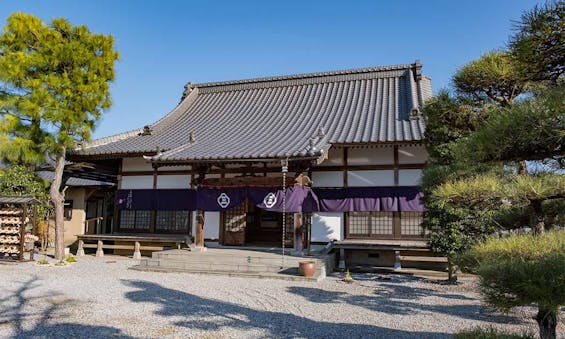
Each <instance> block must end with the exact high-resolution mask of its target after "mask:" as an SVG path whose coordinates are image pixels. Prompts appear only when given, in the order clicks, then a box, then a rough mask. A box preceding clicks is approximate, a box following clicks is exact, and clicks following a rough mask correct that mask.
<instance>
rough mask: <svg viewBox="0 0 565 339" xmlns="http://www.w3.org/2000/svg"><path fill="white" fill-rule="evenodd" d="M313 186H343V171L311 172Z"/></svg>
mask: <svg viewBox="0 0 565 339" xmlns="http://www.w3.org/2000/svg"><path fill="white" fill-rule="evenodd" d="M311 179H312V186H314V187H343V172H312V178H311Z"/></svg>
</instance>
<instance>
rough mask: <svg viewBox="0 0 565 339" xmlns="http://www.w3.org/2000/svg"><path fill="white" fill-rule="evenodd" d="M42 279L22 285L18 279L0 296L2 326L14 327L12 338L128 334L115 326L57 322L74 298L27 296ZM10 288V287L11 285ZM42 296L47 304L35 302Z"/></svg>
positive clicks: (63, 315) (104, 336) (0, 323)
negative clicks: (36, 303) (11, 290)
mask: <svg viewBox="0 0 565 339" xmlns="http://www.w3.org/2000/svg"><path fill="white" fill-rule="evenodd" d="M39 281H40V280H39V279H38V278H37V277H33V278H31V279H29V280H28V281H21V282H19V285H17V283H18V282H15V283H14V284H13V285H12V286H15V287H16V289H15V290H14V291H13V292H12V293H11V294H9V295H6V296H5V297H3V298H1V299H0V326H1V327H0V328H4V326H5V325H6V324H8V325H9V326H10V327H11V331H12V335H11V336H9V338H106V337H111V336H114V337H120V338H127V336H126V335H124V334H123V333H122V332H121V330H119V329H117V328H113V327H108V326H90V325H83V324H73V323H64V322H58V320H59V319H65V317H67V315H68V313H66V309H65V308H66V306H67V305H68V304H69V303H72V302H73V301H72V300H69V299H67V298H65V297H64V296H61V295H60V294H55V293H50V294H48V295H42V296H34V297H30V296H28V294H31V293H30V292H31V291H32V290H33V289H34V288H36V287H37V286H38V285H39V283H38V282H39ZM10 287H11V286H10ZM7 290H8V291H10V289H9V288H8V289H7ZM40 299H42V300H43V301H46V303H43V305H44V304H47V305H48V306H47V307H41V308H38V307H37V306H35V305H34V303H35V302H36V301H38V300H40ZM53 320H55V321H53ZM85 321H87V319H85ZM0 336H2V337H4V335H0Z"/></svg>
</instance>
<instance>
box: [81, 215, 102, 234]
mask: <svg viewBox="0 0 565 339" xmlns="http://www.w3.org/2000/svg"><path fill="white" fill-rule="evenodd" d="M102 220H104V218H103V217H96V218H90V219H86V220H85V221H84V234H99V233H101V232H100V231H101V227H100V226H101V224H102Z"/></svg>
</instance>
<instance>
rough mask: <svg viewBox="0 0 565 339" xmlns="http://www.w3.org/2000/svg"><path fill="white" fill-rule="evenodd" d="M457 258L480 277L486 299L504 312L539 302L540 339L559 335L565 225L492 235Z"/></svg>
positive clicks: (563, 298) (564, 295) (563, 294)
mask: <svg viewBox="0 0 565 339" xmlns="http://www.w3.org/2000/svg"><path fill="white" fill-rule="evenodd" d="M458 262H459V265H460V267H461V268H462V269H463V270H467V271H470V272H472V273H475V274H477V275H478V276H479V277H480V284H479V286H480V290H481V293H482V294H483V295H484V297H485V301H486V302H487V303H489V304H491V305H493V306H495V307H497V308H499V309H501V310H503V311H508V310H510V309H511V308H513V307H516V306H522V305H531V304H535V305H537V307H538V314H537V316H536V320H537V322H538V325H539V327H540V336H541V338H555V329H556V324H557V320H558V319H557V314H558V312H559V308H560V306H561V305H564V304H565V230H562V231H554V232H545V233H543V234H540V235H533V234H525V235H511V236H508V237H505V238H500V239H490V240H487V241H486V242H484V243H481V244H477V245H475V246H474V247H473V248H472V249H471V250H470V251H468V252H467V253H465V254H464V255H463V256H461V257H460V258H459V260H458Z"/></svg>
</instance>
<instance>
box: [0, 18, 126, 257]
mask: <svg viewBox="0 0 565 339" xmlns="http://www.w3.org/2000/svg"><path fill="white" fill-rule="evenodd" d="M113 45H114V40H113V38H112V36H105V35H100V34H93V33H91V32H90V30H89V29H88V28H87V27H86V26H72V25H71V24H70V23H69V22H68V21H67V20H65V19H55V20H53V21H52V22H51V23H50V24H48V25H47V24H45V23H43V22H42V21H41V20H40V19H39V18H37V17H34V16H32V15H29V14H24V13H15V14H13V15H11V16H10V17H9V18H8V22H7V25H6V26H5V27H4V31H3V34H2V35H0V83H1V84H2V91H1V92H0V142H1V143H0V157H2V158H3V159H4V160H6V161H8V162H12V163H28V164H29V163H34V162H38V161H42V160H43V159H45V156H48V157H50V158H51V159H52V160H53V162H54V163H55V171H54V179H53V181H52V183H51V187H50V199H51V202H52V204H53V206H54V209H55V225H56V226H55V257H56V258H57V259H58V260H63V259H64V243H63V230H64V227H63V204H64V199H65V197H64V191H63V190H62V186H63V171H64V167H65V157H66V152H67V151H68V150H70V149H73V148H75V147H76V145H77V142H81V141H84V140H87V139H89V138H90V133H91V131H92V130H93V128H94V127H95V124H96V122H97V121H98V119H99V118H100V116H101V114H102V112H103V111H104V110H106V109H108V108H109V107H110V105H111V101H110V92H109V83H110V82H111V81H112V80H114V62H115V61H116V60H117V59H118V53H117V52H116V51H115V50H114V47H113Z"/></svg>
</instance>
